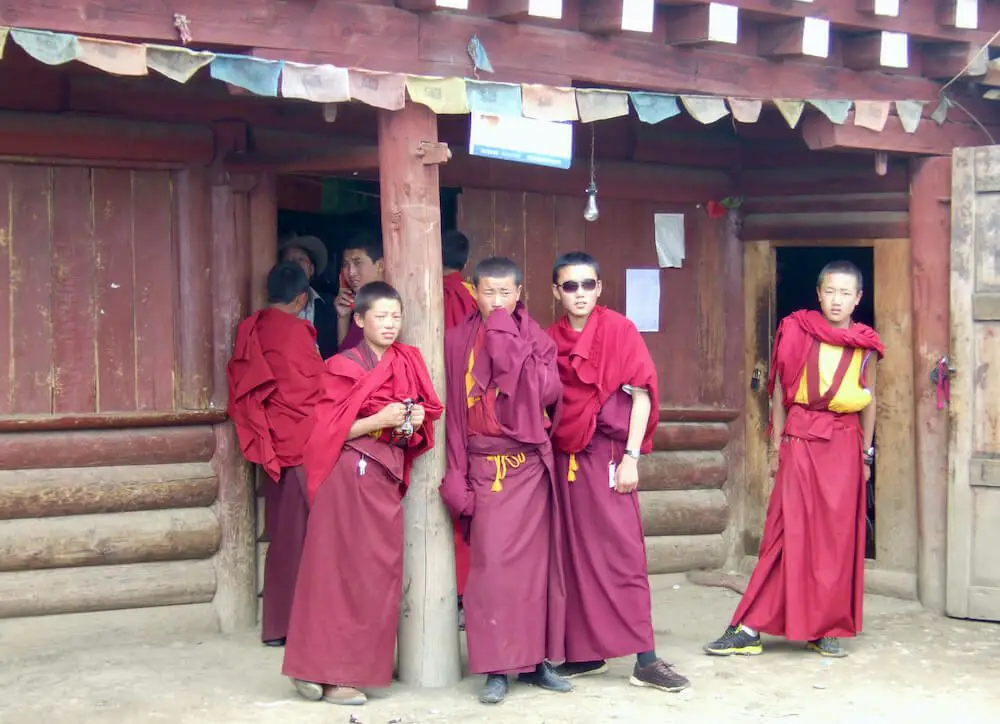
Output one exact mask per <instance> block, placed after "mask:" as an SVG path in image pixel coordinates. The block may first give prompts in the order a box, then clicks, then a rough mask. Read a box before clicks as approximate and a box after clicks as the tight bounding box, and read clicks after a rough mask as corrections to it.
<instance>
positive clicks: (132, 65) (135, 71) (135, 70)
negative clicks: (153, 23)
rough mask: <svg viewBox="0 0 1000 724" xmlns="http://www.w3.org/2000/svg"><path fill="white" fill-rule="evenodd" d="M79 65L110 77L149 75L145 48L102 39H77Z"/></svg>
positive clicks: (134, 44)
mask: <svg viewBox="0 0 1000 724" xmlns="http://www.w3.org/2000/svg"><path fill="white" fill-rule="evenodd" d="M77 43H78V45H77V48H78V51H79V53H78V55H77V56H76V59H77V60H79V61H80V62H81V63H86V64H87V65H89V66H91V67H93V68H97V69H98V70H103V71H104V72H105V73H111V74H112V75H130V76H142V75H148V74H149V68H148V67H146V46H145V45H138V44H136V43H123V42H121V41H119V40H105V39H104V38H77Z"/></svg>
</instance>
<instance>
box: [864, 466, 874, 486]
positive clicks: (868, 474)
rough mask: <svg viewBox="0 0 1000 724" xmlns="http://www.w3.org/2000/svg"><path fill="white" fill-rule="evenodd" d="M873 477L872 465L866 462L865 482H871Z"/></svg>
mask: <svg viewBox="0 0 1000 724" xmlns="http://www.w3.org/2000/svg"><path fill="white" fill-rule="evenodd" d="M871 479H872V466H871V465H869V464H868V463H865V482H866V483H867V482H869V481H871Z"/></svg>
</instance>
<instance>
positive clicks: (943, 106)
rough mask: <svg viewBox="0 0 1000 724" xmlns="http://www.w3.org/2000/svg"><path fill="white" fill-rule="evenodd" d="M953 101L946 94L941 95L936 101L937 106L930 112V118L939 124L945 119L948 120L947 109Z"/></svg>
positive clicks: (952, 104)
mask: <svg viewBox="0 0 1000 724" xmlns="http://www.w3.org/2000/svg"><path fill="white" fill-rule="evenodd" d="M954 105H955V104H954V102H953V101H952V100H951V98H949V97H948V96H946V95H942V96H941V100H940V101H938V104H937V108H935V109H934V111H933V112H932V113H931V120H933V121H934V122H935V123H937V124H938V125H939V126H941V125H943V124H944V122H945V121H947V120H948V110H949V109H950V108H951V107H952V106H954Z"/></svg>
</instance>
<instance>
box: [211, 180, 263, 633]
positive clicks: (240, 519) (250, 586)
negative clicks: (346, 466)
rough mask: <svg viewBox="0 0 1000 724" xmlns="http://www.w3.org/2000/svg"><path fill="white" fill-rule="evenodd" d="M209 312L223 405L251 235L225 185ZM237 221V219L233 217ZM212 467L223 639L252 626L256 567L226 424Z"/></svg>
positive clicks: (215, 396) (239, 461) (236, 453)
mask: <svg viewBox="0 0 1000 724" xmlns="http://www.w3.org/2000/svg"><path fill="white" fill-rule="evenodd" d="M211 203H212V257H211V261H212V270H213V275H212V280H213V283H212V292H213V298H212V308H213V310H214V312H215V314H214V324H213V349H214V368H215V375H214V376H215V385H214V390H213V393H212V405H213V406H214V407H216V408H222V409H225V407H226V404H227V399H226V398H227V393H228V390H227V388H226V364H227V363H228V361H229V357H230V356H231V355H232V350H233V342H234V341H235V336H236V327H237V326H238V325H239V323H240V321H241V320H242V319H243V317H245V316H246V313H247V308H248V304H249V296H250V235H249V232H248V223H247V222H248V218H247V217H248V216H249V213H248V209H249V204H248V203H247V199H246V195H245V193H234V189H233V188H232V187H231V186H230V183H229V181H228V179H227V180H225V181H223V182H222V184H221V185H216V186H213V187H212V190H211ZM237 215H239V217H238V216H237ZM215 439H216V450H215V456H214V457H213V458H212V465H213V467H214V469H215V472H216V475H218V477H219V498H218V500H217V501H216V504H215V512H216V515H217V516H218V517H219V527H220V529H221V531H222V540H221V542H220V544H219V552H218V553H216V555H215V558H214V562H215V570H216V591H215V599H214V604H215V608H216V611H217V612H218V614H219V625H220V627H221V628H222V631H223V632H225V633H229V632H234V631H243V630H247V629H250V628H252V627H253V626H254V625H255V624H256V623H257V590H256V578H257V566H256V551H255V540H254V491H253V484H252V480H251V475H250V466H249V465H248V464H247V462H246V461H245V460H244V459H243V456H242V455H241V454H240V449H239V442H238V440H237V438H236V431H235V429H234V428H233V425H232V423H231V422H226V423H224V424H222V425H217V426H216V428H215Z"/></svg>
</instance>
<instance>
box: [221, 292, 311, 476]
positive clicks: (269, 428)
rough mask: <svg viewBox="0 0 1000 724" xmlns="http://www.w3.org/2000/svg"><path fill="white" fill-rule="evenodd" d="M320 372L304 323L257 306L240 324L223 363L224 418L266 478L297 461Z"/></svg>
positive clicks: (308, 329)
mask: <svg viewBox="0 0 1000 724" xmlns="http://www.w3.org/2000/svg"><path fill="white" fill-rule="evenodd" d="M324 372H325V368H324V367H323V360H322V359H321V358H320V356H319V353H318V352H317V351H316V330H315V329H313V327H312V325H311V324H309V323H308V322H306V321H304V320H302V319H299V318H298V317H296V316H294V315H292V314H288V313H287V312H283V311H281V310H279V309H262V310H261V311H259V312H256V313H254V314H252V315H251V316H249V317H247V318H246V319H245V320H243V322H242V323H241V324H240V326H239V329H238V330H237V332H236V344H235V346H234V349H233V356H232V357H231V358H230V360H229V364H228V365H227V366H226V377H227V380H228V384H229V417H230V418H231V419H232V421H233V424H234V425H235V426H236V434H237V436H238V438H239V441H240V449H241V450H242V452H243V456H244V457H245V458H246V459H247V460H248V461H249V462H252V463H256V464H258V465H260V466H261V467H262V468H264V471H265V472H266V473H267V475H268V477H269V478H271V480H274V481H277V480H278V479H279V478H280V476H281V469H282V468H288V467H294V466H296V465H300V464H301V463H302V450H303V448H304V447H305V444H306V441H307V440H308V439H309V435H310V434H311V432H312V424H313V409H314V407H315V405H316V403H317V401H318V400H319V397H320V382H321V379H322V377H323V374H324Z"/></svg>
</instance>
